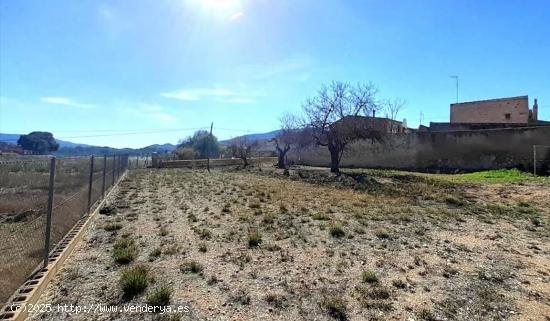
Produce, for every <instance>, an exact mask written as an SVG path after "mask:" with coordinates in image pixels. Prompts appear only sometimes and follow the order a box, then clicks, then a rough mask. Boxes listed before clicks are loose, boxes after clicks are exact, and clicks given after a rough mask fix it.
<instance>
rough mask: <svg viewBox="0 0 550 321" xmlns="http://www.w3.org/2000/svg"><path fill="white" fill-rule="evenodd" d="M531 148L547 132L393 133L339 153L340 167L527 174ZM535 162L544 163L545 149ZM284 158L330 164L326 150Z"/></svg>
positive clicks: (543, 141)
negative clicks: (516, 170) (520, 171)
mask: <svg viewBox="0 0 550 321" xmlns="http://www.w3.org/2000/svg"><path fill="white" fill-rule="evenodd" d="M533 145H550V127H538V128H525V127H524V128H507V129H497V130H475V131H455V132H432V133H430V132H417V133H411V134H396V135H392V136H389V138H388V139H386V142H385V144H379V143H374V144H373V143H372V142H371V141H359V142H356V143H354V144H353V145H351V146H350V147H349V149H348V152H347V153H346V154H344V157H343V159H342V166H343V167H370V168H392V169H406V170H416V171H430V172H434V171H442V172H454V171H475V170H483V169H499V168H520V169H523V170H531V169H532V167H533ZM541 157H543V158H546V159H548V160H549V162H547V163H546V164H550V149H548V152H547V155H541ZM288 159H289V160H291V161H294V162H295V163H299V164H305V165H312V166H329V164H330V158H329V153H328V150H327V149H326V147H313V148H310V149H309V150H306V151H302V152H300V153H298V152H297V151H292V150H291V152H290V154H289V156H288Z"/></svg>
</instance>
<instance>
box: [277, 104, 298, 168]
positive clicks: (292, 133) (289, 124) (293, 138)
mask: <svg viewBox="0 0 550 321" xmlns="http://www.w3.org/2000/svg"><path fill="white" fill-rule="evenodd" d="M280 122H281V130H280V131H279V134H278V135H277V137H275V138H273V142H274V143H275V148H276V149H277V168H281V169H284V168H285V156H286V153H287V152H288V151H289V150H290V148H291V147H292V145H294V144H297V143H299V141H298V135H299V129H298V120H297V119H296V117H295V116H294V115H292V114H289V113H285V114H283V116H282V117H281V118H280Z"/></svg>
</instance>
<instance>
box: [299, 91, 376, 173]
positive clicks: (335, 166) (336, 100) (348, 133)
mask: <svg viewBox="0 0 550 321" xmlns="http://www.w3.org/2000/svg"><path fill="white" fill-rule="evenodd" d="M377 92H378V91H377V89H376V87H375V86H374V84H373V83H366V84H358V85H356V86H351V85H349V84H348V83H344V82H338V81H333V82H332V83H331V84H330V85H328V86H323V87H322V88H321V89H320V90H319V92H318V93H317V95H316V96H314V97H312V98H310V99H308V100H307V101H306V102H305V103H304V104H303V106H302V109H303V112H304V115H305V117H304V119H303V127H304V128H306V129H310V130H311V132H312V137H313V139H314V141H315V143H316V144H317V145H319V146H326V147H327V148H328V150H329V153H330V171H331V172H333V173H339V172H340V161H341V159H342V155H343V154H344V151H345V149H346V147H347V146H348V144H349V143H351V142H353V141H354V140H357V139H366V138H373V139H380V138H381V132H380V131H379V130H377V129H376V128H375V126H374V124H375V123H376V122H375V121H374V119H371V121H364V120H359V119H357V116H369V115H371V114H372V112H373V111H377V110H379V109H380V105H379V104H378V102H377V100H376V95H377Z"/></svg>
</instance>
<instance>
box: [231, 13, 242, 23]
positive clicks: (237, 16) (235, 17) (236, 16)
mask: <svg viewBox="0 0 550 321" xmlns="http://www.w3.org/2000/svg"><path fill="white" fill-rule="evenodd" d="M243 16H244V13H242V12H237V13H234V14H232V15H231V17H229V20H231V21H237V20H240V19H241V18H242V17H243Z"/></svg>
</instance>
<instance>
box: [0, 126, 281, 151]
mask: <svg viewBox="0 0 550 321" xmlns="http://www.w3.org/2000/svg"><path fill="white" fill-rule="evenodd" d="M278 134H279V130H275V131H271V132H267V133H256V134H248V135H243V136H239V137H244V138H246V139H248V140H250V141H269V140H271V139H273V138H274V137H276V136H277V135H278ZM19 136H21V135H20V134H3V133H0V142H4V143H9V144H14V145H17V141H18V140H19ZM233 139H235V138H233ZM233 139H227V140H222V141H220V144H221V145H225V146H227V145H229V144H230V143H231V141H232V140H233ZM56 141H57V143H58V144H59V150H58V151H56V152H55V153H54V155H57V156H84V155H91V154H96V155H99V154H130V155H145V154H151V153H170V152H172V151H173V150H175V149H176V148H177V146H176V145H174V144H170V143H166V144H153V145H149V146H145V147H142V148H114V147H108V146H94V145H88V144H80V143H73V142H70V141H65V140H61V139H56Z"/></svg>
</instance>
